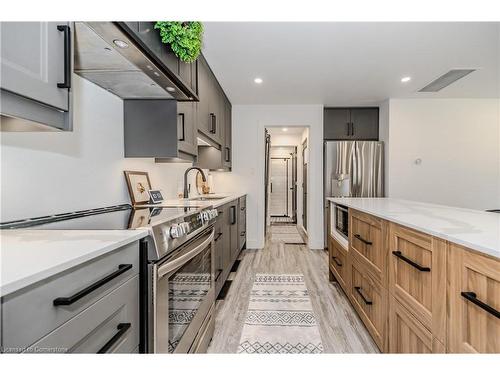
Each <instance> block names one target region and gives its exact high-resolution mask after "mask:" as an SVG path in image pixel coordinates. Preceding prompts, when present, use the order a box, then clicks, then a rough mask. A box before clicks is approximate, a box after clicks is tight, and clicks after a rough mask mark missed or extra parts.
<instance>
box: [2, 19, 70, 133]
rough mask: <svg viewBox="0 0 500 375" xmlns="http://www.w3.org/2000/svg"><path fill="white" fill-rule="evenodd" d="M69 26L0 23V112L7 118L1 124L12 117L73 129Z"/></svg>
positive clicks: (53, 126)
mask: <svg viewBox="0 0 500 375" xmlns="http://www.w3.org/2000/svg"><path fill="white" fill-rule="evenodd" d="M71 26H72V24H71V23H70V22H1V23H0V36H1V41H0V46H1V49H0V70H1V72H2V79H1V81H0V85H1V86H0V89H1V92H0V93H1V103H0V104H1V105H0V110H1V113H2V114H3V115H6V116H8V117H7V118H4V117H2V121H1V122H2V127H3V126H4V125H6V126H7V125H8V124H9V123H13V120H11V118H13V117H14V118H18V119H22V120H28V121H29V122H30V124H32V125H33V126H34V123H36V124H38V125H40V124H42V125H48V126H50V127H52V128H54V129H58V130H72V122H71V104H72V103H71V74H72V70H73V66H72V63H73V49H72V38H73V35H72V29H71ZM4 120H5V121H4ZM20 123H21V122H20V121H18V122H17V123H16V124H20ZM3 130H17V129H16V128H11V129H10V128H6V129H3ZM20 130H22V129H20ZM33 130H34V129H33Z"/></svg>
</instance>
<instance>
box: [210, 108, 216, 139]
mask: <svg viewBox="0 0 500 375" xmlns="http://www.w3.org/2000/svg"><path fill="white" fill-rule="evenodd" d="M210 133H212V134H215V133H217V116H216V115H215V113H210Z"/></svg>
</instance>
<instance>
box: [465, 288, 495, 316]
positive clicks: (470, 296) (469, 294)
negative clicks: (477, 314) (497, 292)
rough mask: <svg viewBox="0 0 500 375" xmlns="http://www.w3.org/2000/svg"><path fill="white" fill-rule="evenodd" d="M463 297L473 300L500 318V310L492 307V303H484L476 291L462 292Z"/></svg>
mask: <svg viewBox="0 0 500 375" xmlns="http://www.w3.org/2000/svg"><path fill="white" fill-rule="evenodd" d="M460 295H461V296H462V297H464V298H465V299H466V300H468V301H470V302H472V303H473V304H475V305H477V306H479V307H480V308H482V309H483V310H485V311H487V312H489V313H490V314H491V315H493V316H494V317H496V318H498V319H500V311H498V310H496V309H495V308H493V307H491V306H490V305H488V304H486V303H484V302H483V301H481V300H479V299H477V295H476V293H474V292H462V293H460Z"/></svg>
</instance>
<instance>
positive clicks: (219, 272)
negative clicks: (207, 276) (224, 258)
mask: <svg viewBox="0 0 500 375" xmlns="http://www.w3.org/2000/svg"><path fill="white" fill-rule="evenodd" d="M222 271H223V270H221V269H218V270H217V276H215V282H217V280H219V277H220V275H221V274H222Z"/></svg>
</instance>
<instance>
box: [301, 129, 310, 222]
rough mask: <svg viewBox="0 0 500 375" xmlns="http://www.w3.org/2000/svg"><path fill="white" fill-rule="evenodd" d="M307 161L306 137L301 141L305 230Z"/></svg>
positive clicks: (303, 220) (304, 220) (305, 220)
mask: <svg viewBox="0 0 500 375" xmlns="http://www.w3.org/2000/svg"><path fill="white" fill-rule="evenodd" d="M308 162H309V158H308V153H307V138H306V139H305V140H304V142H303V143H302V194H303V196H302V204H303V208H302V223H303V226H304V230H305V231H306V232H307V165H308Z"/></svg>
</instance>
